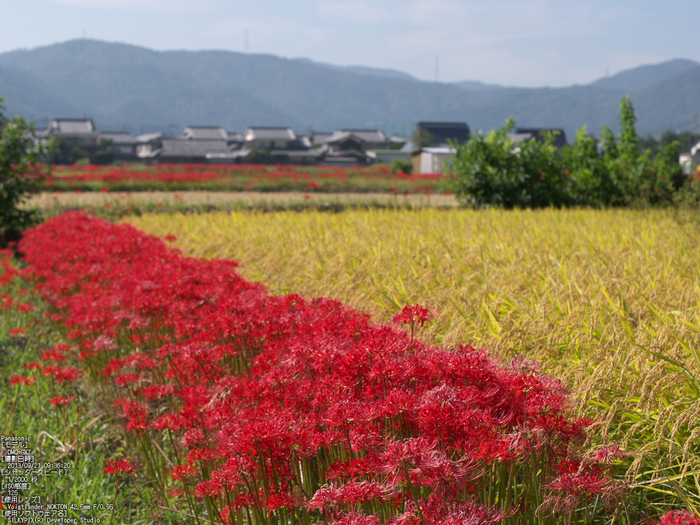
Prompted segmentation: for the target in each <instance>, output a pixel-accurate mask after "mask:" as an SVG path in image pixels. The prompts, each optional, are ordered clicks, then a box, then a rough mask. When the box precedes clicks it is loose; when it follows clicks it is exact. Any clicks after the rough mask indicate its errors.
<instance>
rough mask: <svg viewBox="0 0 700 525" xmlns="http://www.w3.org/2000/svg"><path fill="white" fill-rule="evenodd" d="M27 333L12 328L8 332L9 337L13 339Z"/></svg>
mask: <svg viewBox="0 0 700 525" xmlns="http://www.w3.org/2000/svg"><path fill="white" fill-rule="evenodd" d="M26 333H27V331H26V330H25V329H24V328H13V329H12V330H10V337H14V336H16V335H21V334H26Z"/></svg>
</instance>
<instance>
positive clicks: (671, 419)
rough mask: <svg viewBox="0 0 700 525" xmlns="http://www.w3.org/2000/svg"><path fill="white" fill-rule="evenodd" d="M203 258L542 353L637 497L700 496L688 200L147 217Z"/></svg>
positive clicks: (698, 499) (690, 502) (451, 336)
mask: <svg viewBox="0 0 700 525" xmlns="http://www.w3.org/2000/svg"><path fill="white" fill-rule="evenodd" d="M129 222H131V223H132V224H134V225H135V226H136V227H138V228H141V229H143V230H145V231H148V232H150V233H153V234H156V235H161V236H164V235H166V234H174V235H175V236H176V237H177V238H178V239H177V241H176V242H175V243H174V246H175V247H177V248H179V249H181V250H183V251H184V252H185V253H186V254H188V255H192V256H198V257H217V258H232V259H236V260H238V261H240V262H241V272H242V273H243V275H244V276H245V277H247V278H249V279H253V280H260V281H262V282H264V283H265V284H266V285H267V286H268V287H269V289H270V290H271V291H272V292H274V293H287V292H291V291H294V292H296V293H300V294H303V295H324V296H331V297H334V298H337V299H340V300H341V301H344V302H348V303H350V304H351V305H352V306H355V307H357V308H360V309H363V310H367V311H369V312H372V313H373V314H374V315H375V316H377V317H378V318H379V319H381V320H387V319H389V318H390V316H391V315H392V314H394V313H396V312H397V311H398V310H399V308H400V307H402V306H404V305H406V304H411V303H423V304H428V305H430V307H431V308H432V309H433V310H434V311H436V312H437V318H436V322H435V323H434V324H433V325H432V326H431V327H429V328H426V329H424V330H423V331H422V332H421V333H419V334H418V335H419V336H420V337H425V338H427V339H429V340H431V341H433V342H437V343H441V344H445V345H448V346H452V345H455V344H457V343H461V342H473V343H474V344H475V345H478V346H480V347H485V348H488V349H490V351H491V352H492V353H493V354H496V355H498V356H500V357H501V358H503V359H511V358H515V357H517V356H525V357H526V358H533V359H536V360H537V361H539V362H540V363H541V364H542V366H543V367H544V368H546V369H547V370H548V371H551V372H552V373H553V374H555V375H556V376H558V377H560V378H561V379H562V381H564V383H565V384H566V385H568V386H569V388H570V389H571V390H572V392H573V393H574V395H575V399H576V402H577V406H576V407H575V408H576V409H577V410H578V411H579V412H580V413H586V414H589V415H592V416H593V417H595V418H596V419H598V420H599V425H600V429H599V433H598V436H597V438H598V439H599V440H600V441H602V442H608V441H614V442H617V443H620V444H622V445H623V446H625V447H626V448H627V449H628V450H630V451H632V452H633V453H634V455H633V456H631V457H630V458H629V459H628V461H627V463H626V468H627V472H628V480H629V482H630V484H631V485H632V487H633V488H634V491H633V497H635V498H639V501H640V503H639V504H640V505H644V506H651V507H654V508H656V509H657V511H659V512H661V511H663V510H667V509H668V508H672V507H677V506H686V507H689V508H691V509H694V510H696V511H697V508H698V505H699V504H700V481H699V479H700V478H699V474H698V473H699V472H700V446H698V437H700V425H699V424H698V421H700V418H699V417H698V416H700V383H698V378H700V359H699V358H698V352H697V350H696V349H697V348H698V345H699V336H700V317H699V316H698V313H699V312H698V298H699V294H700V286H699V285H700V282H699V281H700V276H699V274H698V267H697V264H698V260H700V242H699V241H700V229H699V228H698V227H697V222H696V220H695V218H694V216H693V215H692V214H690V212H688V213H686V212H678V211H672V210H669V211H659V210H653V211H635V210H609V211H592V210H564V211H562V210H544V211H534V212H533V211H511V212H504V211H478V212H476V211H467V210H435V209H422V210H417V211H416V210H414V211H407V210H367V211H355V212H348V213H342V214H334V215H331V214H324V213H321V212H318V211H311V212H308V213H291V212H279V213H265V214H263V213H247V212H236V211H234V212H230V213H210V214H206V215H183V214H174V215H146V216H142V217H138V218H136V217H134V218H130V219H129Z"/></svg>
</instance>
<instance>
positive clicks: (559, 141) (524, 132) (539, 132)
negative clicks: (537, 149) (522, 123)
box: [510, 128, 567, 148]
mask: <svg viewBox="0 0 700 525" xmlns="http://www.w3.org/2000/svg"><path fill="white" fill-rule="evenodd" d="M548 131H549V132H552V133H554V142H553V143H552V144H553V145H554V146H555V147H556V148H563V147H564V146H566V144H567V142H566V133H564V130H563V129H557V128H515V131H514V132H513V133H511V134H510V137H511V139H512V140H513V142H514V143H515V144H519V143H520V142H523V141H525V140H531V139H532V140H536V141H537V142H544V135H545V132H548Z"/></svg>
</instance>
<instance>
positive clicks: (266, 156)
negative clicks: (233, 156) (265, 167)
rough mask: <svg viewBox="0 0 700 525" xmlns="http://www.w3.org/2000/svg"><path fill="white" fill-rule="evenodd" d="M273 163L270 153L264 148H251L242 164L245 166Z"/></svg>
mask: <svg viewBox="0 0 700 525" xmlns="http://www.w3.org/2000/svg"><path fill="white" fill-rule="evenodd" d="M274 161H275V159H274V157H273V156H272V153H270V151H269V150H267V149H265V148H259V147H257V146H256V147H253V148H252V149H251V150H250V153H248V154H247V155H246V156H245V157H243V162H245V163H246V164H272V163H273V162H274Z"/></svg>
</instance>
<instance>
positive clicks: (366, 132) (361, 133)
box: [326, 129, 389, 144]
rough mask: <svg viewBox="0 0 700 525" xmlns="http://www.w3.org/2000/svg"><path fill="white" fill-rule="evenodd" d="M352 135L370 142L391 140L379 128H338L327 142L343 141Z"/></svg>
mask: <svg viewBox="0 0 700 525" xmlns="http://www.w3.org/2000/svg"><path fill="white" fill-rule="evenodd" d="M350 136H354V137H356V138H358V139H360V140H361V141H362V142H366V143H370V144H377V143H383V142H388V141H389V140H388V139H387V138H386V135H384V133H383V132H382V131H381V130H379V129H339V130H336V131H335V132H334V133H333V135H331V136H330V138H329V139H328V140H326V142H341V141H343V140H345V139H347V138H348V137H350Z"/></svg>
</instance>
